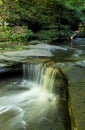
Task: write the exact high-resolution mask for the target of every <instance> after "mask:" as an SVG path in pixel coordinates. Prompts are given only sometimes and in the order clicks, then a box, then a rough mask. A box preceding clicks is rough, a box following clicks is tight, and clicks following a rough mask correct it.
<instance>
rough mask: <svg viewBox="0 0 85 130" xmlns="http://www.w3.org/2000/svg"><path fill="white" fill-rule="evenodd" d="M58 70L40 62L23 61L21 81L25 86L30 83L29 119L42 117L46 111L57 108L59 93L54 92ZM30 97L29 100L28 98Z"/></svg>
mask: <svg viewBox="0 0 85 130" xmlns="http://www.w3.org/2000/svg"><path fill="white" fill-rule="evenodd" d="M58 73H59V70H57V69H54V68H52V67H46V65H45V64H42V63H40V64H39V63H24V64H23V81H27V84H25V86H27V85H28V86H29V84H31V87H30V90H29V93H28V106H29V108H28V110H27V111H28V112H27V113H28V115H29V117H30V119H29V121H32V120H34V119H38V120H41V119H43V118H44V117H45V116H46V115H47V113H48V112H52V111H53V110H55V109H57V107H58V102H59V95H58V94H57V93H56V94H55V93H54V89H55V87H57V86H56V75H57V74H58ZM29 99H30V100H29Z"/></svg>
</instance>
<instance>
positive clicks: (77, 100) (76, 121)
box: [68, 66, 85, 130]
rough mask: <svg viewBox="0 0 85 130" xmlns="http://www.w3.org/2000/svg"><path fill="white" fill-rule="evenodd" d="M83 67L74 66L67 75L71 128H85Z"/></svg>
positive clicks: (73, 129) (77, 129)
mask: <svg viewBox="0 0 85 130" xmlns="http://www.w3.org/2000/svg"><path fill="white" fill-rule="evenodd" d="M84 72H85V68H83V67H78V66H76V67H74V68H73V69H72V71H70V73H69V75H68V77H69V96H70V99H69V111H70V115H71V123H72V130H84V129H85V74H84Z"/></svg>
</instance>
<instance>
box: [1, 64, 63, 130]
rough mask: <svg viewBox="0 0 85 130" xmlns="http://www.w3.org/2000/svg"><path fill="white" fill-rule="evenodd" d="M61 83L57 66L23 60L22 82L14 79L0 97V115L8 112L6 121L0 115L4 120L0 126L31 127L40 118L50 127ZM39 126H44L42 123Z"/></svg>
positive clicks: (60, 73) (37, 122)
mask: <svg viewBox="0 0 85 130" xmlns="http://www.w3.org/2000/svg"><path fill="white" fill-rule="evenodd" d="M16 85H17V86H16ZM13 87H14V88H13ZM61 87H64V75H63V74H62V72H61V71H60V70H59V69H58V68H53V67H52V66H50V67H48V66H47V65H46V64H45V63H23V80H22V82H19V84H17V83H15V84H14V85H13V86H11V88H12V89H11V90H10V91H7V94H5V95H4V96H2V97H1V98H0V108H1V109H0V117H2V116H3V117H7V118H8V116H7V114H8V115H9V120H8V119H7V120H8V122H6V123H5V121H4V119H5V118H3V119H2V118H0V120H1V121H2V120H3V122H4V123H3V124H0V129H2V130H4V126H5V127H6V130H17V128H20V129H23V130H26V129H27V128H28V129H31V126H30V125H31V124H32V125H33V124H35V125H36V127H38V125H40V124H41V123H43V122H45V123H46V122H47V124H48V122H49V126H48V127H49V129H50V127H51V125H52V123H53V121H54V120H55V118H57V110H58V107H59V103H60V93H59V88H61ZM60 91H61V89H60ZM41 126H42V124H41ZM43 126H44V125H43ZM40 129H41V128H40ZM43 129H44V130H47V129H46V128H45V126H44V128H42V130H43ZM36 130H39V129H36Z"/></svg>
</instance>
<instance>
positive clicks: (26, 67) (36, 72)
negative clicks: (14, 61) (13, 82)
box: [23, 63, 45, 85]
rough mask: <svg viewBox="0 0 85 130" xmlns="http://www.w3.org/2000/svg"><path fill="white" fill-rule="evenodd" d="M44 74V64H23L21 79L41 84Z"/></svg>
mask: <svg viewBox="0 0 85 130" xmlns="http://www.w3.org/2000/svg"><path fill="white" fill-rule="evenodd" d="M44 74H45V66H44V65H43V64H36V63H24V64H23V79H24V80H27V81H30V82H33V83H36V84H38V85H41V84H42V82H43V76H44Z"/></svg>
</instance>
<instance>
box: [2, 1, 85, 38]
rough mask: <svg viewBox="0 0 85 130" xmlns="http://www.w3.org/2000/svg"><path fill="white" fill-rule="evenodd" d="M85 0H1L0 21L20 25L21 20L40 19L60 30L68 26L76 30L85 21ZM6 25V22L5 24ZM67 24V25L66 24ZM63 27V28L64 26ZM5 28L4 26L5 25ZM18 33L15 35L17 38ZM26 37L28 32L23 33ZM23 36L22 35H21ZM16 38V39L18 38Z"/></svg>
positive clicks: (41, 22)
mask: <svg viewBox="0 0 85 130" xmlns="http://www.w3.org/2000/svg"><path fill="white" fill-rule="evenodd" d="M84 15H85V0H82V1H81V0H64V1H62V0H1V1H0V22H1V23H4V21H8V22H9V23H14V24H15V25H19V24H20V21H27V23H29V21H32V22H30V24H31V25H32V24H33V23H34V22H36V21H38V22H39V23H40V25H42V27H43V26H49V25H50V24H55V25H57V26H58V29H57V31H58V30H62V29H64V28H65V27H66V25H67V26H68V27H69V29H70V30H71V29H73V28H74V30H76V29H77V28H78V26H79V24H80V23H85V22H84V21H85V17H84ZM3 25H4V24H3ZM64 25H65V26H64ZM74 26H77V27H74ZM62 27H63V28H62ZM3 29H4V26H3ZM7 35H9V34H8V33H7ZM17 35H18V34H16V35H15V36H14V37H16V38H17ZM23 35H24V37H25V36H26V34H23ZM20 37H22V36H20ZM16 38H15V39H16Z"/></svg>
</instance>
